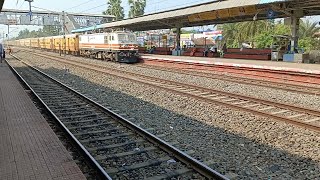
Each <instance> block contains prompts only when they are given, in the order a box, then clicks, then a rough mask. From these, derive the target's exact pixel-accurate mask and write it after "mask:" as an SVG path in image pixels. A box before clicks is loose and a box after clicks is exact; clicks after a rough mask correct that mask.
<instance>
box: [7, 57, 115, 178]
mask: <svg viewBox="0 0 320 180" xmlns="http://www.w3.org/2000/svg"><path fill="white" fill-rule="evenodd" d="M11 56H12V57H14V58H16V59H18V58H17V57H15V56H14V55H11ZM5 61H6V63H7V64H8V66H9V68H10V69H11V70H12V71H13V72H14V74H15V75H16V76H17V77H18V78H19V79H20V81H22V83H23V84H24V85H25V86H27V87H28V89H29V90H30V91H31V92H32V94H33V95H34V96H35V97H36V98H37V99H38V100H39V101H40V102H41V104H42V105H43V106H44V107H45V108H46V110H47V111H48V112H49V113H50V114H51V115H52V116H53V117H54V119H55V120H56V121H57V122H58V123H59V125H60V126H61V127H62V128H63V130H64V131H65V132H66V133H67V135H68V136H69V137H70V138H71V139H72V140H73V141H74V142H75V144H76V145H77V146H78V148H79V149H80V150H81V151H82V153H83V154H84V155H85V156H86V157H87V158H88V159H89V160H90V161H91V163H92V164H93V165H94V166H96V169H97V170H98V173H99V175H100V176H101V177H103V178H104V179H109V180H112V178H111V177H110V176H109V175H108V173H107V172H105V170H104V169H103V168H102V167H101V166H100V164H99V163H98V162H97V161H96V160H95V159H94V158H93V157H92V156H91V154H90V153H89V152H88V151H87V149H86V148H85V147H84V146H83V145H82V144H81V143H80V142H79V141H78V139H77V138H76V137H75V136H74V135H73V134H72V133H71V132H70V130H69V129H68V128H67V127H66V126H65V125H64V123H62V121H61V120H60V119H59V118H58V117H57V116H56V115H55V113H53V112H52V110H51V109H50V108H49V107H48V105H47V104H46V103H45V102H44V101H43V100H42V99H41V98H40V96H39V95H38V94H37V93H36V91H35V90H34V89H33V88H32V87H31V86H30V85H29V84H28V83H27V81H26V80H25V79H24V78H23V77H22V76H21V75H20V74H19V73H18V72H17V70H16V69H15V68H14V67H13V66H11V65H10V63H8V61H7V60H5ZM34 70H36V69H35V68H34ZM36 71H37V70H36Z"/></svg>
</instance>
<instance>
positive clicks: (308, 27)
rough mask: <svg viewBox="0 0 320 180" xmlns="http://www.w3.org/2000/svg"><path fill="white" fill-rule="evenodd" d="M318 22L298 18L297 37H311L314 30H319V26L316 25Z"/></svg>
mask: <svg viewBox="0 0 320 180" xmlns="http://www.w3.org/2000/svg"><path fill="white" fill-rule="evenodd" d="M317 25H318V22H310V21H309V20H305V21H303V20H300V28H299V37H300V38H306V37H313V35H314V34H315V33H316V32H319V30H320V27H317Z"/></svg>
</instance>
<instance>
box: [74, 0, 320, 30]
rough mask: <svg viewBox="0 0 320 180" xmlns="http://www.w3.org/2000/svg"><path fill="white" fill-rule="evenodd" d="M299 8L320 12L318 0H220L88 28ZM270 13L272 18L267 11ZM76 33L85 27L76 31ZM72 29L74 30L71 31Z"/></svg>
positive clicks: (157, 25) (167, 24)
mask: <svg viewBox="0 0 320 180" xmlns="http://www.w3.org/2000/svg"><path fill="white" fill-rule="evenodd" d="M297 8H299V9H300V10H302V11H301V12H302V13H301V16H305V15H317V14H320V1H319V0H304V1H301V0H220V1H214V2H209V3H203V4H198V5H194V6H189V7H184V8H179V9H174V10H168V11H163V12H159V13H153V14H147V15H143V16H139V17H136V18H131V19H125V20H121V21H115V22H110V23H105V24H101V25H99V26H96V27H90V28H89V30H94V29H99V28H127V29H130V30H133V31H144V30H155V29H171V28H175V27H192V26H201V25H210V24H222V23H230V22H241V21H252V20H253V17H254V16H256V17H257V19H267V18H282V17H288V16H290V15H291V13H292V10H295V9H297ZM268 13H269V14H270V13H271V17H270V16H269V17H268V15H267V14H268ZM76 31H78V32H81V31H85V30H76ZM73 32H74V31H73Z"/></svg>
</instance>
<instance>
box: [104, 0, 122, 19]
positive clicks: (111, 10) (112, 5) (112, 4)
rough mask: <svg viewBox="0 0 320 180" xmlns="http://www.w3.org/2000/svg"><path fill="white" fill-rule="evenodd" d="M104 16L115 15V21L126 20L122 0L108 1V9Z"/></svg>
mask: <svg viewBox="0 0 320 180" xmlns="http://www.w3.org/2000/svg"><path fill="white" fill-rule="evenodd" d="M102 14H104V15H114V16H115V18H116V19H115V20H116V21H118V20H122V19H123V18H124V11H123V7H122V6H121V0H108V9H107V10H106V11H104V12H102Z"/></svg>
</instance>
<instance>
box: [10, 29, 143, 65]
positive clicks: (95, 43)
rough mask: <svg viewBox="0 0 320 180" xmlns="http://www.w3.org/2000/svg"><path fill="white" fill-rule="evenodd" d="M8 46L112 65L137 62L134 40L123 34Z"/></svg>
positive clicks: (131, 35)
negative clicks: (112, 62)
mask: <svg viewBox="0 0 320 180" xmlns="http://www.w3.org/2000/svg"><path fill="white" fill-rule="evenodd" d="M8 45H11V46H20V47H30V48H36V49H43V50H49V51H54V52H62V53H66V54H73V55H78V56H84V57H90V58H96V59H101V60H110V61H114V62H124V63H136V62H138V60H139V55H138V43H137V37H136V35H135V34H134V33H132V32H125V31H116V32H110V33H95V34H81V35H79V34H69V35H65V36H51V37H40V38H28V39H19V40H13V41H8Z"/></svg>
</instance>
